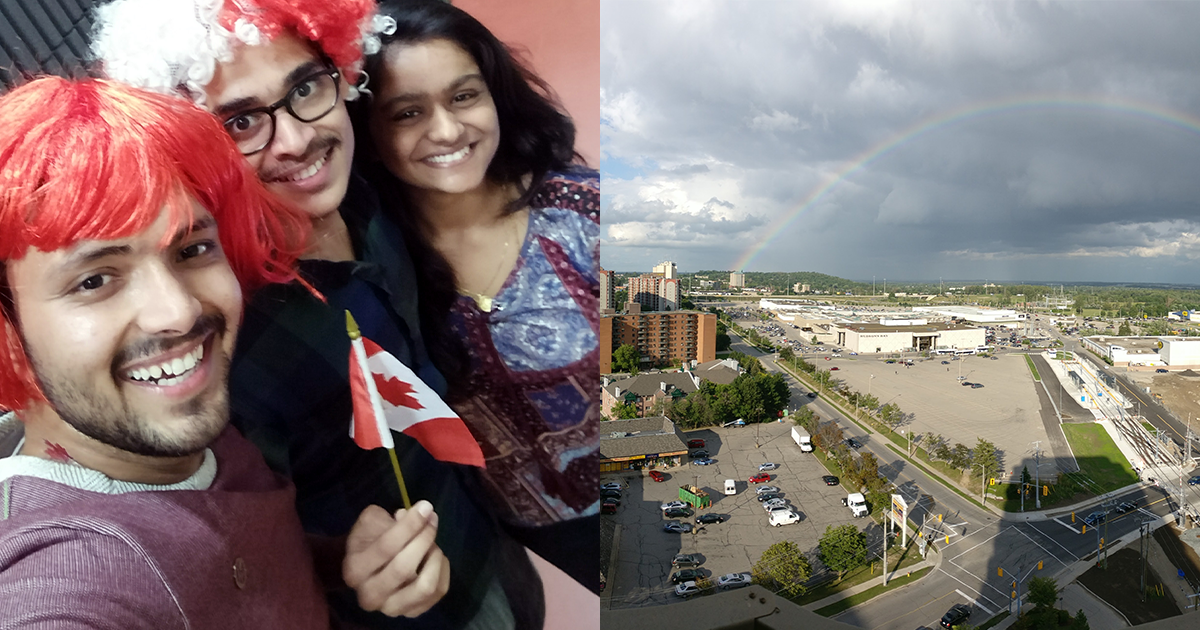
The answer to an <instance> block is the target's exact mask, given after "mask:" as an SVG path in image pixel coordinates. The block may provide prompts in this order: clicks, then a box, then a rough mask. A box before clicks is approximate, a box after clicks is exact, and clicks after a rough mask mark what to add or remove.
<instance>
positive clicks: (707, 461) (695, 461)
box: [692, 457, 717, 466]
mask: <svg viewBox="0 0 1200 630" xmlns="http://www.w3.org/2000/svg"><path fill="white" fill-rule="evenodd" d="M692 463H693V464H695V465H697V466H708V465H710V464H715V463H717V460H715V459H709V458H707V457H701V458H700V459H693V460H692Z"/></svg>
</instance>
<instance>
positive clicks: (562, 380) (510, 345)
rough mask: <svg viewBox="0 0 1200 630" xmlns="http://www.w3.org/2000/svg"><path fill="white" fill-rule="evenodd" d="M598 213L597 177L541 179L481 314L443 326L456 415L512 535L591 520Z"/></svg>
mask: <svg viewBox="0 0 1200 630" xmlns="http://www.w3.org/2000/svg"><path fill="white" fill-rule="evenodd" d="M599 210H600V180H599V175H598V174H597V173H596V171H592V170H587V169H577V170H571V171H568V172H562V173H551V174H550V176H549V177H548V179H547V181H546V183H545V184H544V185H543V186H542V187H541V188H540V189H539V190H538V191H537V192H536V193H535V196H534V197H533V200H532V201H531V203H530V213H529V226H528V230H527V233H526V236H525V241H524V243H523V244H522V246H521V253H520V256H519V257H518V259H517V263H516V265H515V266H514V268H513V270H512V272H511V273H510V274H509V276H508V278H507V279H506V280H505V283H504V285H503V286H502V287H501V289H500V291H499V293H497V294H496V296H495V297H494V299H493V300H492V303H491V305H490V306H491V308H490V310H487V311H485V310H483V309H481V308H480V306H479V304H478V303H477V302H476V300H475V299H473V298H471V297H467V296H460V297H459V299H458V301H457V302H456V303H455V305H454V308H453V311H452V314H451V317H452V322H453V325H454V326H455V329H456V330H457V332H459V333H460V334H461V335H462V337H463V339H464V341H465V342H466V346H467V348H468V351H469V352H470V354H471V380H470V389H471V393H470V398H468V399H466V400H464V401H462V402H460V403H456V404H455V405H454V407H455V411H457V412H458V413H459V415H461V416H462V418H463V420H465V421H466V423H467V425H468V426H469V427H470V428H471V431H472V432H473V433H474V434H475V437H476V438H477V439H478V440H479V442H480V443H481V445H482V447H483V453H484V457H485V458H486V460H487V469H486V471H485V472H484V478H485V483H486V485H487V486H488V489H489V491H490V494H491V496H492V499H493V503H494V504H495V505H496V506H497V508H498V510H499V512H500V516H501V518H502V519H503V520H504V521H506V522H508V523H511V524H513V525H517V526H520V527H539V526H543V525H550V524H554V523H559V522H562V521H568V520H571V519H576V518H579V517H583V516H591V515H595V514H598V512H599V501H598V499H597V495H596V487H597V483H598V482H599V468H598V466H599V445H600V442H599V420H600V396H599V395H600V373H599V372H600V371H599V354H598V351H597V345H598V344H597V342H598V339H599V305H598V303H599V247H600V226H599V217H600V213H599Z"/></svg>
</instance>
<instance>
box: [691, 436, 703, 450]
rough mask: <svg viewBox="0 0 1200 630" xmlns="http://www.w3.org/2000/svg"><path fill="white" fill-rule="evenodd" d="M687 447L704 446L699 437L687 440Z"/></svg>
mask: <svg viewBox="0 0 1200 630" xmlns="http://www.w3.org/2000/svg"><path fill="white" fill-rule="evenodd" d="M688 448H704V440H701V439H699V438H697V439H695V440H688Z"/></svg>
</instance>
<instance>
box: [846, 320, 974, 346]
mask: <svg viewBox="0 0 1200 630" xmlns="http://www.w3.org/2000/svg"><path fill="white" fill-rule="evenodd" d="M917 322H920V323H917ZM835 330H836V332H837V343H838V345H840V346H843V347H844V348H846V349H847V350H850V351H852V352H857V353H859V354H880V353H890V352H905V351H912V350H916V351H921V352H928V351H932V350H964V351H966V350H970V351H975V350H977V349H979V348H981V347H983V346H984V344H985V343H986V342H987V331H986V330H984V329H983V328H978V327H975V326H968V325H966V324H958V323H927V322H924V321H923V320H911V323H908V324H905V325H896V323H895V322H889V323H888V324H867V323H862V324H841V325H838V326H836V327H835Z"/></svg>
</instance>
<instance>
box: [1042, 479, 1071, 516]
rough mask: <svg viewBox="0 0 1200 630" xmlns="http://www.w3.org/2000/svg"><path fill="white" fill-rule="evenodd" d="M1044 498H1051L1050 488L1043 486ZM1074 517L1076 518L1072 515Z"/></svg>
mask: <svg viewBox="0 0 1200 630" xmlns="http://www.w3.org/2000/svg"><path fill="white" fill-rule="evenodd" d="M1042 496H1044V497H1048V496H1050V486H1042ZM1072 516H1074V515H1072Z"/></svg>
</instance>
